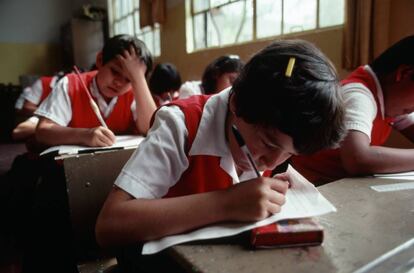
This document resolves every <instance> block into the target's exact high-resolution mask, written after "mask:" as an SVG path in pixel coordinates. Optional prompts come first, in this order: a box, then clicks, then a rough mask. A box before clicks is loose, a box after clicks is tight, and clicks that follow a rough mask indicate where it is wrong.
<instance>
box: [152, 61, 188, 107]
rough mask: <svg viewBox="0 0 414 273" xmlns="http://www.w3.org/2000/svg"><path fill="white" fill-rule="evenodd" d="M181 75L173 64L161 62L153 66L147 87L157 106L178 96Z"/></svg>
mask: <svg viewBox="0 0 414 273" xmlns="http://www.w3.org/2000/svg"><path fill="white" fill-rule="evenodd" d="M180 86H181V76H180V73H179V72H178V70H177V68H176V67H175V65H173V64H171V63H161V64H158V65H156V66H155V68H154V71H153V72H152V74H151V77H150V80H149V88H150V90H151V93H152V95H153V98H154V101H155V104H156V105H157V107H159V106H161V105H164V104H166V103H169V102H171V101H173V100H174V99H177V98H178V90H179V89H180Z"/></svg>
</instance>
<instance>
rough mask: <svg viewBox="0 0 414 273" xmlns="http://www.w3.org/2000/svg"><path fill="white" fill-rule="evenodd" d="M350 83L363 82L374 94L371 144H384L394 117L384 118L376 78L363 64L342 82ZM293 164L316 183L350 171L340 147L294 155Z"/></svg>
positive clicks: (344, 175)
mask: <svg viewBox="0 0 414 273" xmlns="http://www.w3.org/2000/svg"><path fill="white" fill-rule="evenodd" d="M349 83H361V84H363V85H364V86H366V87H367V88H368V89H369V90H370V91H371V93H372V95H373V96H374V98H375V101H376V103H377V108H378V111H377V116H376V117H375V119H374V121H373V127H372V131H371V145H375V146H380V145H382V144H384V142H385V141H386V140H387V138H388V137H389V135H390V133H391V130H392V128H391V126H390V125H389V124H390V122H391V121H392V119H390V118H385V119H383V118H382V115H381V107H380V104H379V101H378V96H377V86H376V84H375V80H374V78H373V77H372V75H371V74H369V73H368V72H367V71H365V69H364V67H363V66H361V67H359V68H358V69H356V70H355V71H354V72H352V73H351V74H350V75H349V76H348V78H346V79H344V80H343V81H342V82H341V84H342V85H346V84H349ZM292 164H293V166H294V167H295V168H296V169H297V170H298V171H299V172H300V173H301V174H302V175H303V176H305V177H306V178H307V179H308V180H309V181H311V182H313V183H315V184H320V183H325V182H330V181H334V180H337V179H341V178H344V177H347V176H348V173H347V172H346V170H345V169H344V167H343V166H342V162H341V157H340V150H339V149H331V150H323V151H320V152H318V153H315V154H313V155H309V156H304V155H301V156H294V157H292Z"/></svg>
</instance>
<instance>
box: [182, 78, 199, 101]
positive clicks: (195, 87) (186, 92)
mask: <svg viewBox="0 0 414 273" xmlns="http://www.w3.org/2000/svg"><path fill="white" fill-rule="evenodd" d="M179 93H180V99H186V98H188V97H191V96H194V95H202V94H203V93H204V92H203V88H202V87H201V81H187V82H185V83H183V84H182V85H181V87H180V90H179Z"/></svg>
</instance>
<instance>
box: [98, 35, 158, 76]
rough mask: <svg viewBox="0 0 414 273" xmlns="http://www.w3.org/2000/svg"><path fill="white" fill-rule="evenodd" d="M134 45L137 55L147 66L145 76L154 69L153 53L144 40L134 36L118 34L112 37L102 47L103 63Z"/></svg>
mask: <svg viewBox="0 0 414 273" xmlns="http://www.w3.org/2000/svg"><path fill="white" fill-rule="evenodd" d="M131 45H132V46H133V47H134V49H135V51H136V52H137V55H139V56H140V57H141V59H142V60H143V61H144V63H145V65H146V66H147V71H146V72H145V76H148V73H149V72H150V71H151V70H152V55H151V52H150V51H149V50H148V48H147V46H146V45H145V43H144V42H143V41H141V40H140V39H138V38H135V37H132V36H130V35H126V34H120V35H116V36H114V37H112V38H110V39H109V40H108V41H107V42H106V43H105V45H104V47H103V49H102V61H103V64H106V63H107V62H109V61H111V60H112V59H114V58H115V57H116V55H118V54H122V53H123V52H124V50H128V49H129V47H130V46H131Z"/></svg>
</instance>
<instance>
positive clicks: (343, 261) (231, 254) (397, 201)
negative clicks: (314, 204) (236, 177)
mask: <svg viewBox="0 0 414 273" xmlns="http://www.w3.org/2000/svg"><path fill="white" fill-rule="evenodd" d="M399 182H404V181H396V180H385V179H380V178H352V179H351V178H347V179H342V180H339V181H336V182H333V183H329V184H327V185H324V186H321V187H318V190H319V191H320V192H321V193H322V194H323V195H324V196H325V197H326V198H327V199H328V200H329V201H331V203H333V204H334V205H335V207H336V208H337V209H338V211H337V212H336V213H330V214H327V215H323V216H320V217H317V219H318V221H319V222H320V223H321V224H322V226H323V227H324V229H325V238H324V242H323V244H322V246H316V247H302V248H284V249H267V250H250V249H246V248H245V247H243V246H242V245H238V244H204V245H203V244H197V245H178V246H174V247H172V248H170V249H169V253H170V254H171V255H172V256H174V257H175V258H176V259H177V260H178V261H179V262H180V263H182V264H183V265H184V267H185V268H186V269H187V270H188V272H204V273H208V272H214V273H216V272H237V273H244V272H249V273H250V272H261V273H266V272H306V273H312V272H318V273H319V272H352V271H354V270H357V269H359V268H360V267H362V266H364V265H365V264H367V263H369V262H371V261H372V260H374V259H376V258H377V257H378V256H380V255H382V254H384V253H386V252H388V251H389V250H391V249H393V248H394V247H396V246H398V245H400V244H402V243H404V242H405V241H407V240H409V239H410V238H412V237H413V236H414V198H413V196H414V195H413V193H414V192H413V190H405V191H394V192H376V191H374V190H372V189H371V188H370V187H369V186H371V185H380V184H392V183H399Z"/></svg>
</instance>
